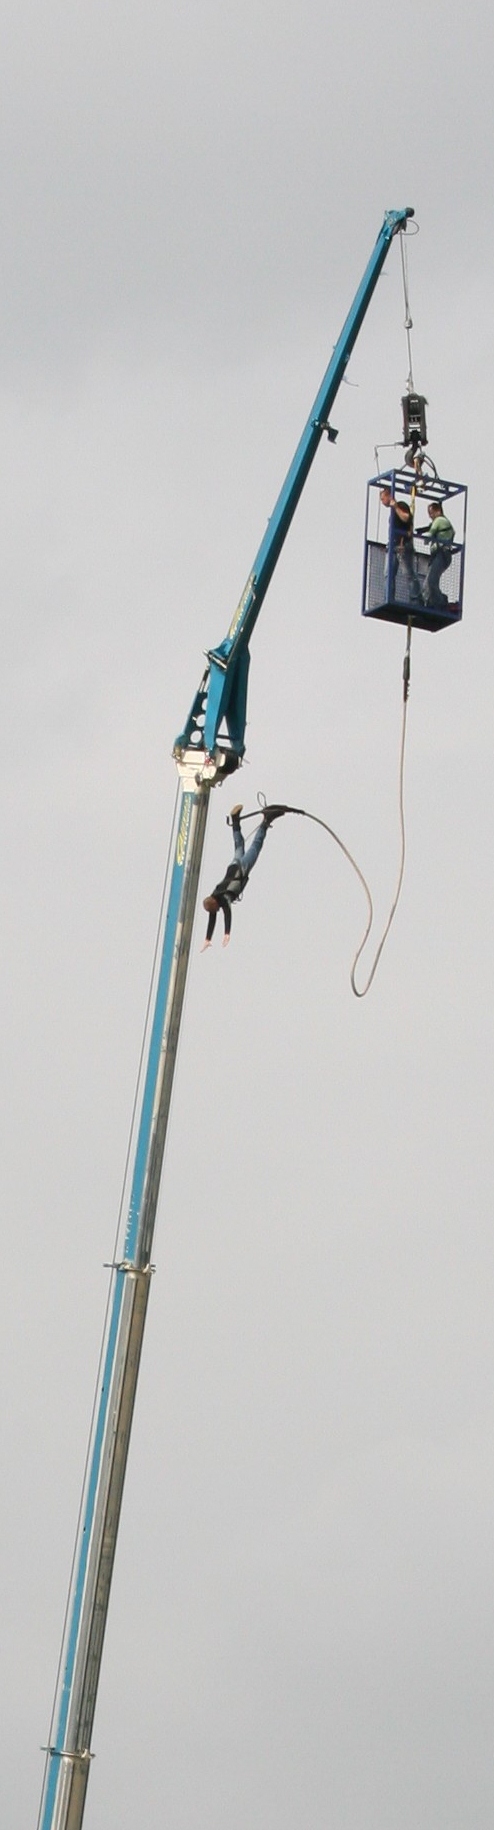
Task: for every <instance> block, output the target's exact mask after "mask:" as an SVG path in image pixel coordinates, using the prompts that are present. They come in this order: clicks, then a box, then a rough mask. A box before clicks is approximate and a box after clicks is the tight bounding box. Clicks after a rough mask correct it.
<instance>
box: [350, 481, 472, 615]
mask: <svg viewBox="0 0 494 1830" xmlns="http://www.w3.org/2000/svg"><path fill="white" fill-rule="evenodd" d="M388 489H389V490H390V491H391V496H392V498H393V500H394V501H395V502H397V503H398V504H400V505H401V504H402V505H403V507H407V508H409V509H411V511H412V514H413V521H414V529H413V541H411V540H408V541H407V540H405V539H404V538H403V534H402V532H401V527H400V520H399V517H398V516H397V515H396V514H395V513H394V512H393V510H392V509H388V508H386V506H385V505H383V503H382V502H381V492H382V491H383V490H388ZM440 503H443V506H444V514H445V516H446V517H447V520H448V521H450V522H451V524H452V526H453V528H454V538H453V539H451V540H450V541H449V542H448V543H447V545H446V546H443V547H442V548H441V547H440V546H438V548H437V549H436V551H434V550H433V551H432V553H431V541H430V540H426V539H425V538H424V536H425V534H426V533H427V532H428V530H429V528H430V526H431V525H432V521H433V516H432V514H431V515H429V513H428V509H429V506H430V505H432V504H434V505H435V504H438V505H439V504H440ZM466 515H467V490H466V488H465V486H464V484H463V483H447V482H445V481H444V479H443V478H442V477H438V476H436V473H435V472H434V473H433V477H432V480H431V477H430V475H429V477H428V478H427V477H425V476H422V477H420V479H417V476H416V473H415V471H414V470H413V468H412V467H411V466H410V465H408V464H404V465H403V466H402V468H401V469H399V470H386V471H383V472H382V473H381V474H380V475H379V476H377V477H371V480H370V483H368V485H367V514H366V524H365V554H364V580H363V591H362V615H363V616H374V617H377V618H378V619H379V620H380V621H381V622H387V623H408V622H409V621H410V620H411V621H412V622H413V624H414V625H415V624H416V626H417V628H418V629H447V627H448V625H449V624H450V623H459V622H460V621H461V616H462V611H463V576H464V568H465V530H466ZM438 553H439V554H440V557H439V558H438V557H437V555H438Z"/></svg>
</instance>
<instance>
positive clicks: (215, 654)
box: [38, 209, 413, 1830]
mask: <svg viewBox="0 0 494 1830" xmlns="http://www.w3.org/2000/svg"><path fill="white" fill-rule="evenodd" d="M412 215H413V211H412V210H411V209H403V210H390V211H388V212H387V214H386V216H385V218H384V222H383V225H382V228H381V230H380V233H379V235H378V238H377V242H376V244H375V247H374V249H373V252H372V255H371V258H370V261H369V264H368V266H367V268H366V271H365V273H364V276H363V279H362V281H361V284H360V286H359V288H358V291H357V293H356V296H355V299H354V301H353V305H352V307H351V310H350V312H349V315H348V317H347V319H346V322H345V324H344V326H343V330H342V332H341V336H340V338H339V340H338V343H337V344H336V346H335V348H334V351H333V355H332V357H331V361H330V363H329V367H328V369H327V371H326V374H325V376H324V379H323V381H322V383H321V387H320V389H319V392H318V394H317V395H316V399H315V402H314V406H313V408H312V412H311V414H310V417H309V420H308V422H307V425H306V427H305V431H304V432H303V434H302V438H301V440H300V443H299V445H298V447H297V450H296V452H295V456H294V458H293V462H292V464H291V466H290V469H289V471H288V475H287V477H286V480H285V482H284V484H283V488H282V490H281V492H280V495H279V497H278V501H277V503H276V506H275V509H274V511H273V514H272V516H271V519H270V521H269V522H268V527H267V530H266V533H265V535H264V539H263V540H262V542H261V545H260V547H259V551H258V553H257V556H256V559H255V561H254V565H253V568H252V571H251V573H250V575H249V578H248V581H247V584H246V587H245V590H244V591H243V593H242V597H241V599H240V603H239V604H238V606H237V609H236V610H235V613H234V616H233V617H232V620H231V623H230V626H229V629H228V633H227V635H226V636H225V638H224V641H222V642H221V643H220V644H219V646H218V647H217V648H213V649H211V651H210V653H209V654H208V667H207V669H206V672H205V674H204V675H203V678H202V680H201V684H200V686H199V689H198V692H197V693H196V696H195V699H194V701H193V705H192V708H191V711H190V714H189V717H188V719H187V721H186V724H185V726H184V730H183V732H182V733H181V735H180V736H179V737H178V738H177V740H176V743H175V748H174V755H175V758H176V763H177V769H178V775H179V786H180V794H179V803H178V815H177V822H176V829H175V831H174V835H173V837H174V853H173V868H172V874H171V882H170V891H169V900H168V908H167V912H166V917H165V920H164V926H163V934H162V940H161V955H160V964H159V970H158V977H157V987H156V998H155V1008H154V1016H153V1021H152V1026H151V1033H150V1041H149V1051H148V1059H147V1068H146V1075H145V1081H144V1090H143V1097H142V1107H141V1114H140V1122H139V1128H138V1134H137V1144H136V1154H135V1162H134V1170H133V1178H132V1185H131V1194H130V1204H129V1213H128V1220H127V1228H126V1234H125V1242H124V1248H123V1254H122V1258H121V1260H120V1261H119V1262H118V1263H117V1264H115V1265H114V1266H113V1268H112V1290H111V1295H110V1302H109V1307H108V1313H107V1323H106V1332H105V1338H104V1343H103V1352H102V1359H101V1373H100V1378H99V1385H98V1391H97V1399H96V1406H95V1413H94V1423H93V1429H92V1436H91V1442H90V1448H89V1455H88V1461H87V1472H86V1479H85V1486H84V1492H83V1501H82V1507H81V1515H80V1524H79V1530H78V1539H77V1545H76V1554H75V1559H74V1570H73V1578H72V1584H71V1593H70V1596H69V1606H68V1611H67V1619H66V1627H65V1633H64V1641H63V1647H62V1657H61V1662H60V1677H59V1683H58V1687H57V1694H56V1697H55V1705H54V1711H53V1719H52V1728H51V1735H50V1746H49V1748H48V1750H47V1759H46V1768H45V1776H44V1785H43V1793H42V1799H41V1805H40V1812H39V1817H38V1830H81V1825H82V1821H83V1816H84V1806H85V1800H86V1793H87V1782H88V1776H89V1768H90V1762H91V1758H92V1755H91V1738H92V1730H93V1722H94V1713H95V1707H96V1697H97V1689H98V1680H99V1674H100V1669H101V1659H102V1653H103V1641H104V1634H105V1626H106V1619H107V1613H108V1604H109V1598H110V1588H111V1579H112V1571H113V1563H114V1558H115V1550H116V1541H117V1533H118V1524H119V1519H120V1511H121V1504H122V1494H123V1486H124V1479H125V1469H126V1463H127V1454H128V1448H129V1441H130V1432H131V1428H132V1416H133V1409H134V1400H135V1393H136V1388H137V1380H138V1374H139V1363H140V1356H141V1347H142V1340H143V1334H144V1327H145V1321H146V1311H147V1303H148V1297H149V1288H150V1279H151V1273H152V1265H151V1253H152V1245H153V1235H154V1227H155V1221H156V1211H157V1205H158V1197H159V1189H160V1180H161V1170H162V1164H163V1152H164V1147H165V1140H166V1133H167V1127H168V1118H169V1112H170V1100H171V1093H172V1086H173V1077H174V1071H175V1061H176V1054H177V1045H178V1037H179V1031H180V1022H181V1016H182V1008H183V1000H184V992H185V984H186V977H187V967H188V961H189V954H190V946H191V939H192V928H193V921H194V914H195V907H196V901H197V891H198V883H199V873H200V868H201V860H202V853H203V847H204V838H205V831H206V820H207V813H208V806H209V796H210V792H211V788H212V787H215V786H216V785H218V783H220V782H221V781H222V780H224V779H225V776H226V775H228V774H229V773H231V772H232V771H233V770H234V769H236V768H237V767H238V765H239V763H240V762H241V759H242V756H243V754H244V737H245V721H246V709H247V679H248V668H249V640H250V636H251V634H252V631H253V629H254V626H255V623H256V620H257V617H258V615H259V611H260V609H261V606H262V603H263V600H264V597H265V595H266V591H267V588H268V585H269V582H270V579H271V578H272V575H273V571H274V568H275V565H276V562H277V560H278V558H279V555H280V552H281V549H282V546H283V543H284V540H285V538H286V535H287V533H288V529H289V526H290V523H291V521H292V518H293V515H294V513H295V509H296V507H297V503H298V501H299V500H300V496H301V493H302V490H303V487H304V483H305V482H306V479H307V476H308V474H309V470H310V467H311V464H312V462H313V459H314V457H315V453H316V451H317V447H318V445H319V442H320V439H321V437H322V436H323V433H324V432H325V431H326V432H329V436H330V437H331V436H332V433H331V427H330V426H329V421H328V415H329V413H330V411H331V407H332V404H333V401H334V400H335V397H336V394H337V392H338V389H339V387H340V384H341V381H342V379H343V376H344V373H345V369H346V366H347V363H348V361H349V357H350V355H351V351H352V349H353V346H354V343H355V341H356V338H357V336H358V333H359V330H360V327H361V324H362V322H363V319H364V317H365V313H366V311H367V308H368V305H369V303H370V299H371V297H372V294H373V291H374V288H375V286H376V284H377V280H378V278H379V274H380V272H381V269H382V267H383V265H384V261H385V258H386V254H387V251H388V248H389V245H390V242H391V241H392V239H393V236H394V235H395V234H396V233H397V231H398V230H400V229H403V228H405V226H406V221H407V218H408V217H409V216H412ZM333 436H334V434H333Z"/></svg>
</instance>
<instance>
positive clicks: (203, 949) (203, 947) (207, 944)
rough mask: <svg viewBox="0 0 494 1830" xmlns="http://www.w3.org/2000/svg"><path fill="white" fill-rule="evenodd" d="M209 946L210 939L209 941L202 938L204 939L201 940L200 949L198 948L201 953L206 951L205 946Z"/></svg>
mask: <svg viewBox="0 0 494 1830" xmlns="http://www.w3.org/2000/svg"><path fill="white" fill-rule="evenodd" d="M210 946H211V941H210V940H204V941H203V943H202V947H201V949H200V951H201V953H205V952H206V948H207V947H210Z"/></svg>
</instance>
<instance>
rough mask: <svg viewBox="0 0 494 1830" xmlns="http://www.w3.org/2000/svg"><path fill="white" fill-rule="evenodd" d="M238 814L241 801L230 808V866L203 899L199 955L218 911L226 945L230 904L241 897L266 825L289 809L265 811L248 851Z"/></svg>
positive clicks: (228, 934) (208, 936)
mask: <svg viewBox="0 0 494 1830" xmlns="http://www.w3.org/2000/svg"><path fill="white" fill-rule="evenodd" d="M241 812H242V802H241V801H240V802H239V804H238V806H236V807H232V811H231V814H230V819H231V822H232V828H233V840H234V846H235V850H234V854H233V859H232V863H231V864H229V865H228V870H226V871H225V875H224V877H222V879H221V883H217V884H216V886H215V889H214V890H213V891H212V894H211V895H210V896H205V897H204V902H203V908H204V909H206V910H207V913H208V917H209V919H208V926H207V933H206V939H205V941H204V945H203V946H202V947H201V953H205V951H206V947H210V946H211V941H212V938H213V934H214V930H215V927H216V916H217V914H218V912H219V910H220V909H221V912H222V915H223V920H224V923H225V933H224V937H223V946H224V947H227V946H228V942H229V939H230V933H231V926H232V902H238V899H239V896H243V892H244V889H245V886H246V884H247V883H248V881H249V877H250V873H251V870H253V868H254V865H255V864H256V863H257V859H258V857H259V853H260V851H261V850H262V847H263V845H264V840H265V837H266V833H267V830H268V826H271V825H272V822H273V820H280V819H281V817H282V815H283V814H284V813H288V808H287V807H265V808H264V813H263V816H262V820H261V823H260V825H259V826H257V827H256V831H255V833H254V837H253V839H251V842H250V845H249V846H248V849H247V851H246V850H245V843H244V836H243V832H242V828H241V825H240V815H241Z"/></svg>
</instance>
